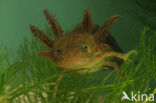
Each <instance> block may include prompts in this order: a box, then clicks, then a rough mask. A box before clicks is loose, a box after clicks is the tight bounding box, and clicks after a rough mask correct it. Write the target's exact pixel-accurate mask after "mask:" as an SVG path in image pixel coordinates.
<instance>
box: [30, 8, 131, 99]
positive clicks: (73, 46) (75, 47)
mask: <svg viewBox="0 0 156 103" xmlns="http://www.w3.org/2000/svg"><path fill="white" fill-rule="evenodd" d="M44 14H45V16H46V18H47V20H48V22H49V24H50V26H51V29H52V31H53V32H54V35H55V40H51V39H50V38H49V37H48V36H46V35H45V34H44V33H43V32H42V31H41V30H39V29H38V28H37V27H35V26H33V25H30V29H31V31H32V33H33V34H34V36H35V37H36V38H37V39H40V41H41V42H42V43H44V44H45V45H46V46H47V47H48V48H49V49H48V50H45V51H40V53H39V55H40V56H43V57H46V58H49V59H50V60H52V62H54V63H55V65H57V66H58V67H61V68H62V72H66V71H71V70H78V69H80V70H78V71H77V72H78V73H82V74H83V73H86V72H94V71H96V70H99V69H100V68H101V67H103V66H106V67H111V68H114V69H118V68H119V66H120V65H121V63H122V62H123V61H124V60H125V59H126V58H127V57H128V55H129V53H131V52H129V53H127V54H123V53H122V50H121V48H120V47H119V46H118V44H117V42H116V40H115V39H114V38H113V37H112V36H111V35H110V33H109V29H110V28H111V27H112V24H113V23H114V22H115V21H116V20H117V19H118V18H119V16H118V15H114V16H111V17H110V18H108V19H107V20H106V22H105V23H104V24H103V25H102V26H101V27H99V26H97V25H95V24H93V22H92V18H91V14H90V12H89V11H88V10H86V11H85V14H84V17H83V21H82V23H80V24H78V25H77V26H76V27H75V28H74V29H73V30H72V31H71V32H69V33H67V34H64V35H62V34H63V30H62V29H61V27H60V26H59V24H58V22H57V21H56V20H55V19H54V17H53V16H52V15H51V14H50V13H49V12H48V11H47V10H45V11H44ZM132 52H133V51H132ZM110 56H111V58H110V59H108V60H105V58H106V57H110ZM113 58H117V59H113ZM120 60H121V63H119V61H120ZM92 67H94V68H93V69H92V70H89V69H88V68H92ZM88 70H89V71H88ZM62 77H63V75H61V76H60V77H58V78H57V79H56V81H57V82H59V81H60V80H61V79H62ZM53 89H54V90H57V86H55V87H54V88H53ZM55 96H56V94H53V98H54V97H55Z"/></svg>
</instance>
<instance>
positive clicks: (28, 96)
mask: <svg viewBox="0 0 156 103" xmlns="http://www.w3.org/2000/svg"><path fill="white" fill-rule="evenodd" d="M46 32H47V33H46V34H49V36H52V34H51V33H50V32H49V31H48V29H47V31H46ZM140 33H141V38H140V43H137V44H136V48H135V50H136V51H137V55H131V56H130V57H129V60H127V61H126V62H125V63H124V64H123V65H122V66H121V68H120V69H121V71H122V72H123V73H117V72H116V71H114V70H109V69H108V70H99V71H97V72H96V73H91V74H87V73H86V74H83V75H81V74H77V73H75V71H72V72H67V73H65V76H64V78H63V79H62V81H61V82H60V83H59V84H57V83H55V82H54V81H55V78H56V77H57V76H58V75H61V74H60V69H59V68H57V67H56V66H55V65H54V64H52V63H51V62H50V61H48V60H47V61H46V60H45V59H43V58H41V57H39V56H38V51H39V50H42V49H45V48H44V46H43V45H42V44H41V43H39V42H38V41H36V40H34V39H33V40H32V41H27V40H26V39H25V40H24V42H23V44H22V45H21V46H20V48H19V50H18V52H17V55H16V56H15V57H14V59H13V62H9V61H8V60H7V59H8V58H9V57H10V56H9V54H8V53H7V50H4V51H3V52H2V51H1V52H0V61H1V62H0V103H57V102H59V103H103V102H105V103H121V102H124V103H126V102H127V103H129V102H132V101H128V100H125V101H121V98H122V96H123V95H122V92H123V91H125V92H126V93H127V94H128V95H130V93H131V91H133V92H135V93H138V91H140V93H141V94H151V93H155V92H154V89H155V88H156V87H155V85H156V72H155V71H156V62H155V61H156V52H155V47H156V45H155V42H154V40H155V38H156V33H155V32H152V31H150V29H149V28H147V27H145V28H144V29H143V30H141V32H140ZM149 35H150V36H149ZM54 85H58V91H57V92H58V94H57V96H56V98H55V99H51V94H52V92H56V91H52V87H53V86H54ZM134 102H135V101H134ZM139 102H140V103H142V102H143V101H138V103H139Z"/></svg>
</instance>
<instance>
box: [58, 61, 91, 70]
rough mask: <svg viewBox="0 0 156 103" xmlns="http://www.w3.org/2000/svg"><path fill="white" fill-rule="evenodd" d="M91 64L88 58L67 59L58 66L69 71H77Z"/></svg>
mask: <svg viewBox="0 0 156 103" xmlns="http://www.w3.org/2000/svg"><path fill="white" fill-rule="evenodd" d="M90 62H91V60H90V59H88V58H86V59H82V58H67V59H64V60H61V61H59V62H58V63H56V65H57V66H58V67H61V68H66V69H69V70H75V69H81V68H83V67H84V66H86V65H87V64H88V63H90Z"/></svg>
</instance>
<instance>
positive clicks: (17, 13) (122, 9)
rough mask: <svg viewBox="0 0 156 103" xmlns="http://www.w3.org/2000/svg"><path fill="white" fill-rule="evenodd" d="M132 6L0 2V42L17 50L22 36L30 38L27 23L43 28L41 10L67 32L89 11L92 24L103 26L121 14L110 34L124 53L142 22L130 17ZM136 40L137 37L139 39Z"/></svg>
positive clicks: (58, 0) (61, 0)
mask: <svg viewBox="0 0 156 103" xmlns="http://www.w3.org/2000/svg"><path fill="white" fill-rule="evenodd" d="M132 6H133V4H130V3H129V2H128V1H125V0H120V1H119V2H118V1H113V0H46V1H43V0H37V1H36V0H1V1H0V41H2V43H3V44H4V45H6V46H7V47H9V48H13V49H17V48H18V46H19V45H20V43H22V41H23V39H24V37H27V38H29V39H31V37H32V36H31V33H30V30H29V24H34V25H36V26H38V27H40V28H41V29H43V30H44V29H45V25H47V21H46V20H45V18H44V15H43V10H44V9H48V10H50V11H51V13H52V14H54V15H56V19H57V20H58V21H59V22H60V25H61V26H62V28H63V29H64V31H70V30H71V29H72V28H73V27H74V26H75V25H76V24H78V23H80V22H81V21H82V16H83V13H84V10H85V9H88V8H89V9H91V12H92V16H93V20H94V23H96V24H99V25H101V24H103V23H104V21H105V20H106V19H107V18H108V17H109V16H112V15H114V14H119V15H121V18H120V19H119V21H118V22H117V23H116V24H115V25H114V26H113V28H112V31H111V32H112V35H113V36H114V37H115V38H116V39H117V41H118V42H119V45H120V46H121V47H122V48H123V49H124V50H125V51H128V50H131V49H133V48H134V41H133V38H132V35H131V32H132V31H133V30H134V31H139V30H140V27H141V25H142V23H140V22H139V21H138V20H137V19H136V18H134V17H133V16H131V15H129V14H128V13H127V12H126V10H127V8H131V7H132ZM136 37H139V34H138V36H136Z"/></svg>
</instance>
